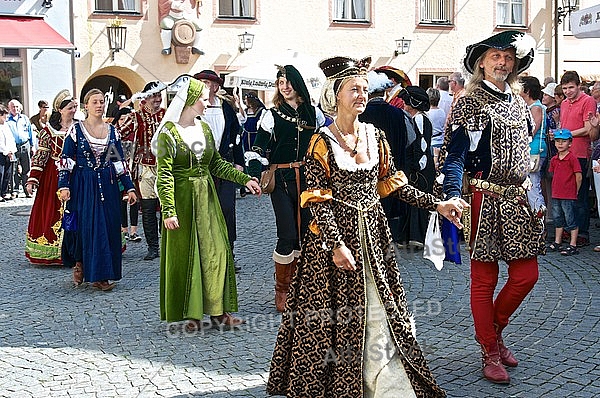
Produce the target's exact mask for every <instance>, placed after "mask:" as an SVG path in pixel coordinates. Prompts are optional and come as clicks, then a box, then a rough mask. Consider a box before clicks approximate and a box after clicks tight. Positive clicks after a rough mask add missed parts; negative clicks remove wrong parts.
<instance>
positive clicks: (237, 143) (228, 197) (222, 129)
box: [194, 69, 244, 250]
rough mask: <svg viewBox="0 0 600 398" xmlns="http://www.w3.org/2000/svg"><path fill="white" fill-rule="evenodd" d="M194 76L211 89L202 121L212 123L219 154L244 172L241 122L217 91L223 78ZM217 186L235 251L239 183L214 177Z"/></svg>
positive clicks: (207, 73) (206, 74) (208, 74)
mask: <svg viewBox="0 0 600 398" xmlns="http://www.w3.org/2000/svg"><path fill="white" fill-rule="evenodd" d="M194 78H196V79H198V80H200V81H202V82H203V83H204V84H206V87H207V88H208V89H209V90H210V91H209V97H208V100H209V103H210V105H208V107H207V108H206V110H205V111H204V115H203V116H202V120H203V121H205V122H206V123H208V125H209V126H210V128H211V130H212V133H213V137H214V139H215V146H216V148H217V150H218V151H219V154H220V155H221V157H222V158H223V159H225V160H227V161H228V162H231V163H233V164H234V165H235V167H236V168H237V169H238V170H240V171H243V170H244V167H243V165H244V151H243V148H242V140H241V132H242V131H241V126H240V122H239V120H238V117H237V113H236V110H234V109H233V106H232V105H231V104H230V103H229V102H228V100H227V99H226V98H224V97H222V96H221V95H220V94H218V93H219V90H220V89H221V86H222V85H223V79H221V78H220V77H219V75H217V74H216V73H215V72H214V71H212V70H208V69H207V70H203V71H201V72H200V73H196V74H195V75H194ZM215 187H216V189H217V195H218V196H219V202H220V203H221V210H222V211H223V216H224V217H225V223H226V224H227V234H228V235H229V243H230V244H231V249H232V250H233V244H234V242H235V240H236V238H237V234H236V219H235V193H236V184H235V183H233V182H231V181H227V180H221V179H219V178H215Z"/></svg>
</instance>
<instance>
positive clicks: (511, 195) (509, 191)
mask: <svg viewBox="0 0 600 398" xmlns="http://www.w3.org/2000/svg"><path fill="white" fill-rule="evenodd" d="M517 196H519V188H517V187H516V186H514V185H509V186H508V187H506V189H505V191H504V197H505V198H506V199H509V200H513V199H515V198H516V197H517Z"/></svg>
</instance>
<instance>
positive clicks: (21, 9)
mask: <svg viewBox="0 0 600 398" xmlns="http://www.w3.org/2000/svg"><path fill="white" fill-rule="evenodd" d="M41 3H42V2H41V1H39V0H20V1H7V0H2V1H0V13H3V14H15V15H45V21H46V22H47V23H48V25H50V26H51V27H52V28H53V29H54V30H56V31H57V32H58V33H60V34H61V35H62V36H63V37H64V38H65V39H67V40H70V30H69V20H70V9H69V1H68V0H61V1H56V0H55V1H54V2H53V7H52V8H43V7H41ZM21 53H22V54H23V61H24V62H23V67H24V70H25V77H24V88H25V93H24V98H23V101H22V102H23V105H24V113H25V114H27V115H33V114H35V113H37V112H38V107H37V102H38V101H39V100H41V99H45V100H47V101H48V102H49V103H51V102H52V100H53V99H54V97H55V95H56V94H57V93H58V92H59V91H60V90H63V89H69V90H72V89H73V73H72V69H71V54H70V53H65V52H63V51H60V50H55V49H44V50H38V49H35V50H34V49H30V50H22V52H21Z"/></svg>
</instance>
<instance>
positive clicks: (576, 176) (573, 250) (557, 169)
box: [548, 129, 582, 256]
mask: <svg viewBox="0 0 600 398" xmlns="http://www.w3.org/2000/svg"><path fill="white" fill-rule="evenodd" d="M572 142H573V135H572V134H571V131H569V130H567V129H558V130H556V131H555V132H554V143H555V145H556V149H557V150H558V153H557V154H556V155H555V156H554V157H553V158H552V160H550V168H549V169H548V172H550V173H553V177H552V217H553V218H554V227H555V234H556V235H555V238H554V243H551V244H550V245H549V246H548V249H549V250H551V251H559V252H560V254H562V255H565V256H571V255H573V254H577V252H578V251H577V234H578V232H579V228H578V226H577V222H576V217H575V214H576V213H575V206H576V203H577V192H578V191H579V187H580V186H581V179H582V174H581V165H580V164H579V160H577V158H576V157H575V155H573V154H572V153H571V151H570V150H569V148H570V147H571V143H572ZM563 230H566V231H567V232H569V234H570V236H571V240H570V242H569V244H568V245H566V246H564V247H563V246H562V233H563Z"/></svg>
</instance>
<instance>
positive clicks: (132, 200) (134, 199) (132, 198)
mask: <svg viewBox="0 0 600 398" xmlns="http://www.w3.org/2000/svg"><path fill="white" fill-rule="evenodd" d="M135 202H137V195H136V194H135V192H133V191H131V192H127V203H129V204H130V205H133V204H135Z"/></svg>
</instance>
